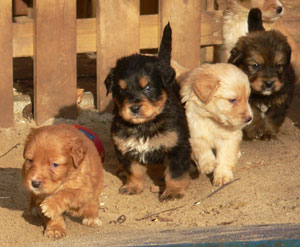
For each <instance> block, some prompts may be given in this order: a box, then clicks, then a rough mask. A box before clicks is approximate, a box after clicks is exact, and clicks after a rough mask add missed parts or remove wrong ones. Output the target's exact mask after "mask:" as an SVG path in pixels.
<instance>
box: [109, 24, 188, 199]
mask: <svg viewBox="0 0 300 247" xmlns="http://www.w3.org/2000/svg"><path fill="white" fill-rule="evenodd" d="M171 34H172V33H171V28H170V26H169V25H167V26H166V27H165V29H164V33H163V37H162V42H161V46H160V51H159V55H158V57H154V56H145V55H139V54H135V55H131V56H128V57H123V58H120V59H119V60H118V61H117V64H116V66H115V67H114V68H112V69H111V71H110V73H109V74H108V76H107V78H106V80H105V84H106V87H107V91H108V93H109V92H112V95H113V101H114V103H115V109H114V119H113V122H112V126H111V135H112V140H113V143H114V145H115V149H116V153H117V157H118V159H119V162H120V163H121V164H122V166H123V167H124V170H125V171H126V173H127V179H126V182H125V184H124V185H123V186H122V187H121V188H120V189H119V192H120V193H121V194H139V193H141V192H142V191H143V184H144V175H145V172H146V168H147V166H148V165H152V164H161V165H163V163H164V160H165V158H168V161H169V162H168V165H167V168H166V172H165V182H166V188H165V190H164V192H163V194H162V195H161V196H160V200H165V199H173V198H181V197H182V196H183V195H184V190H185V188H186V187H187V185H188V183H189V176H188V170H189V165H190V144H189V140H188V138H189V132H188V127H187V122H186V118H185V114H184V108H183V106H182V105H181V103H180V99H179V92H178V88H177V90H176V83H173V82H174V77H175V72H174V70H173V69H172V68H171V67H170V60H171Z"/></svg>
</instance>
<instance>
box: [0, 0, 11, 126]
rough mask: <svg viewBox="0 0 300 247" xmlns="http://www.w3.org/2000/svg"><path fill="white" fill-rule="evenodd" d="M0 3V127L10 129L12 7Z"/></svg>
mask: <svg viewBox="0 0 300 247" xmlns="http://www.w3.org/2000/svg"><path fill="white" fill-rule="evenodd" d="M11 4H12V3H11V1H9V0H6V1H1V3H0V9H1V10H0V11H1V14H0V30H1V34H2V35H0V54H1V59H0V116H1V117H0V127H1V128H8V127H12V126H13V123H14V119H13V117H14V114H13V70H12V68H13V64H12V5H11Z"/></svg>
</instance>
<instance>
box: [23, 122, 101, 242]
mask: <svg viewBox="0 0 300 247" xmlns="http://www.w3.org/2000/svg"><path fill="white" fill-rule="evenodd" d="M24 158H25V162H24V164H23V168H22V177H23V182H24V184H25V187H26V188H27V189H28V190H29V191H30V205H29V212H32V213H35V212H38V213H39V215H41V216H42V217H43V218H44V220H45V222H46V229H45V235H46V236H48V237H50V238H60V237H63V236H65V235H66V226H65V222H64V218H63V213H64V212H68V213H70V214H71V215H73V216H82V217H83V221H82V223H83V224H84V225H88V226H99V225H101V220H100V219H99V218H98V209H99V201H98V197H99V195H100V193H101V191H102V187H103V171H102V163H101V159H100V156H99V154H98V152H97V149H96V147H95V145H94V144H93V142H92V141H91V140H90V139H89V138H88V137H87V136H85V135H84V134H83V133H82V132H81V131H79V130H78V129H76V128H74V127H72V126H70V125H67V124H58V125H54V126H45V127H40V128H37V129H32V130H31V132H30V134H29V135H28V137H27V140H26V143H25V149H24Z"/></svg>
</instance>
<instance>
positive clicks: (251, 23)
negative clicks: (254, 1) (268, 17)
mask: <svg viewBox="0 0 300 247" xmlns="http://www.w3.org/2000/svg"><path fill="white" fill-rule="evenodd" d="M264 30H265V29H264V27H263V21H262V14H261V10H260V9H258V8H255V9H251V10H250V11H249V14H248V31H249V33H250V32H255V31H264Z"/></svg>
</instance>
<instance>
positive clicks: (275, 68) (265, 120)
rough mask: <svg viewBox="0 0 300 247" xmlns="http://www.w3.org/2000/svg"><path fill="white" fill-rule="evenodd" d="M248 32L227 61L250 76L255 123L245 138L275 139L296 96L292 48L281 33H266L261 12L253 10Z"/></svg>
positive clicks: (245, 132) (250, 15) (251, 125)
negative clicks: (291, 60) (291, 62)
mask: <svg viewBox="0 0 300 247" xmlns="http://www.w3.org/2000/svg"><path fill="white" fill-rule="evenodd" d="M248 27H249V33H248V34H247V35H246V36H243V37H241V38H240V39H239V40H238V42H237V44H236V46H235V47H234V48H233V49H232V50H231V56H230V58H229V60H228V62H229V63H233V64H235V65H236V66H238V67H239V68H241V69H242V70H243V71H244V72H245V73H246V74H247V75H248V77H249V81H250V86H251V95H250V104H251V108H252V111H253V115H254V116H253V121H252V123H251V124H250V125H248V126H246V127H245V128H244V134H245V137H246V139H254V138H257V139H264V140H268V139H270V138H273V137H275V136H276V134H277V133H278V131H279V129H280V126H281V125H282V123H283V121H284V119H285V117H286V114H287V109H288V107H289V105H290V104H291V101H292V97H293V90H294V84H295V75H294V70H293V68H292V65H291V64H290V59H291V48H290V46H289V44H288V42H287V39H286V37H285V36H284V35H282V34H281V33H280V32H278V31H274V30H272V31H265V30H264V28H263V26H262V19H261V11H260V10H259V9H252V10H251V11H250V12H249V17H248Z"/></svg>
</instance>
